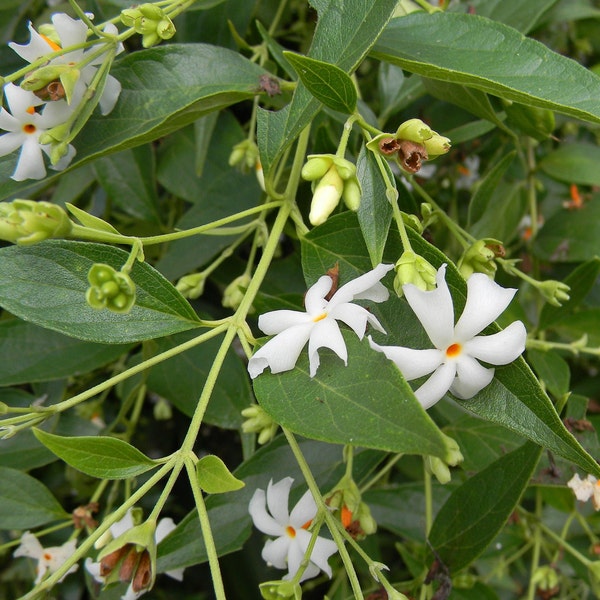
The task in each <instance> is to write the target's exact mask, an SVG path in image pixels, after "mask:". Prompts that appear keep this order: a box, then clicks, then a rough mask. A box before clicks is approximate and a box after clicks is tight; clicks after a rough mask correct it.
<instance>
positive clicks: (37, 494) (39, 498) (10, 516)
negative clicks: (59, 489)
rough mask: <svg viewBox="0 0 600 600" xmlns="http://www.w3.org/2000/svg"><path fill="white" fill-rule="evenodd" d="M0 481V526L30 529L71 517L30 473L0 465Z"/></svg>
mask: <svg viewBox="0 0 600 600" xmlns="http://www.w3.org/2000/svg"><path fill="white" fill-rule="evenodd" d="M0 482H1V484H0V529H31V528H33V527H39V526H40V525H45V524H46V523H50V522H51V521H58V520H64V519H68V518H69V517H70V515H69V514H68V513H66V512H65V511H64V509H63V507H62V506H61V505H60V504H59V503H58V500H57V499H56V498H55V497H54V496H53V495H52V493H51V492H50V490H49V489H48V488H47V487H46V486H45V485H43V484H42V483H40V482H39V481H38V480H37V479H34V478H33V477H31V475H27V473H22V472H21V471H17V470H16V469H9V468H8V467H0Z"/></svg>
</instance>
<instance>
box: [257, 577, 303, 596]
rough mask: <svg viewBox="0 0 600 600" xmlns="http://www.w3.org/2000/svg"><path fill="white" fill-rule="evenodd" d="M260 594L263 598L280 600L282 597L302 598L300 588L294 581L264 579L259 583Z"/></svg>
mask: <svg viewBox="0 0 600 600" xmlns="http://www.w3.org/2000/svg"><path fill="white" fill-rule="evenodd" d="M259 588H260V595H261V596H262V597H263V598H264V599H265V600H282V598H294V600H300V599H301V598H302V588H301V587H300V584H299V583H298V582H294V581H265V583H261V584H260V585H259Z"/></svg>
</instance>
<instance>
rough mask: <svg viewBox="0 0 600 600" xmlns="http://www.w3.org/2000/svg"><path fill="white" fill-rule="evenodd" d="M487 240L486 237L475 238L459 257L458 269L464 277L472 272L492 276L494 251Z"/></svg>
mask: <svg viewBox="0 0 600 600" xmlns="http://www.w3.org/2000/svg"><path fill="white" fill-rule="evenodd" d="M492 241H495V240H492ZM488 242H489V240H487V239H483V240H477V241H476V242H474V243H473V244H472V245H471V246H470V247H469V248H467V249H466V250H465V252H464V253H463V255H462V256H461V257H460V259H459V261H458V270H459V271H460V274H461V275H462V276H463V277H464V278H465V279H468V278H469V277H470V276H471V275H473V273H484V274H485V275H487V276H488V277H491V278H492V279H493V278H494V275H495V274H496V263H495V262H494V259H495V258H496V253H495V252H494V250H493V249H492V248H490V247H489V246H488Z"/></svg>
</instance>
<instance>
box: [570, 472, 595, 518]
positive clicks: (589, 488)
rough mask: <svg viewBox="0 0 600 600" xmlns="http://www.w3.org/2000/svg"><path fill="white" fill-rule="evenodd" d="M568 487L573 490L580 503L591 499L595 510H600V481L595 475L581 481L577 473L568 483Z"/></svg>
mask: <svg viewBox="0 0 600 600" xmlns="http://www.w3.org/2000/svg"><path fill="white" fill-rule="evenodd" d="M567 485H568V486H569V487H570V488H571V489H572V490H573V493H574V494H575V497H576V498H577V500H579V501H580V502H587V501H588V500H589V499H590V498H591V499H592V503H593V505H594V509H595V510H600V481H598V480H597V479H596V478H595V477H594V476H593V475H588V476H587V477H586V478H585V479H581V477H579V474H578V473H575V475H573V477H571V479H569V481H568V482H567Z"/></svg>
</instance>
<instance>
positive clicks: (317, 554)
mask: <svg viewBox="0 0 600 600" xmlns="http://www.w3.org/2000/svg"><path fill="white" fill-rule="evenodd" d="M311 537H312V534H311V533H310V532H308V531H305V530H304V529H301V530H299V531H297V532H296V538H295V541H297V543H298V548H299V550H300V560H302V558H303V557H304V554H305V553H306V549H307V548H308V544H309V542H310V538H311ZM337 549H338V548H337V544H336V543H335V542H334V541H332V540H328V539H326V538H323V537H321V536H318V537H317V539H316V542H315V546H314V548H313V551H312V554H311V555H310V562H311V563H314V564H315V565H316V566H317V567H319V569H320V570H321V571H323V572H324V573H327V575H329V577H331V567H330V566H329V563H328V562H327V559H328V558H329V557H330V556H331V555H332V554H333V553H334V552H337ZM290 551H291V548H290ZM290 554H291V552H290ZM288 556H289V555H288ZM288 566H289V569H290V573H291V572H292V567H291V561H290V565H288ZM297 570H298V569H297V568H296V569H295V570H294V573H295V572H296V571H297ZM306 579H308V577H307V578H306Z"/></svg>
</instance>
